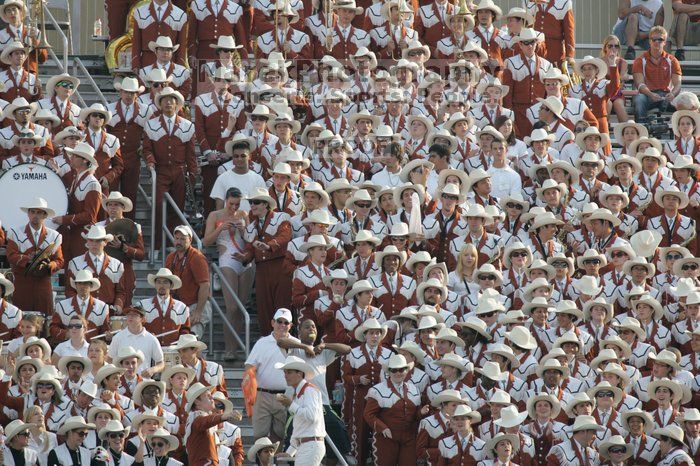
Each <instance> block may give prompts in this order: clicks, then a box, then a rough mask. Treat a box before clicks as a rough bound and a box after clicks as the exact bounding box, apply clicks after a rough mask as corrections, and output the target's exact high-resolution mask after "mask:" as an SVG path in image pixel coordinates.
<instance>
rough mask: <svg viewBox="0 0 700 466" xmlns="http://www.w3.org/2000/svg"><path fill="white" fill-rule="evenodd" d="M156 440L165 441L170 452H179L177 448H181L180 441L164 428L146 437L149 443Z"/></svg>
mask: <svg viewBox="0 0 700 466" xmlns="http://www.w3.org/2000/svg"><path fill="white" fill-rule="evenodd" d="M188 411H189V410H188ZM154 438H159V439H163V440H165V441H166V442H167V444H168V449H167V451H168V452H171V451H173V450H177V448H178V447H179V446H180V440H178V438H177V437H175V436H174V435H172V434H171V433H170V432H168V431H167V430H165V429H164V428H162V427H159V428H158V429H156V430H155V432H153V433H152V434H148V435H146V440H148V441H149V442H152V441H153V439H154Z"/></svg>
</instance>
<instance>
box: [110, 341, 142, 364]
mask: <svg viewBox="0 0 700 466" xmlns="http://www.w3.org/2000/svg"><path fill="white" fill-rule="evenodd" d="M129 358H136V359H138V360H139V361H141V362H143V361H145V360H146V356H144V355H143V352H142V351H141V350H137V349H136V348H134V347H133V346H120V347H119V351H117V357H115V358H114V365H115V366H121V364H122V361H124V360H125V359H129Z"/></svg>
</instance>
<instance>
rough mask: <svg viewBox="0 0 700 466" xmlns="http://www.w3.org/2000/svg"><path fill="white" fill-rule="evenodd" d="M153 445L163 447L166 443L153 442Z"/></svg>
mask: <svg viewBox="0 0 700 466" xmlns="http://www.w3.org/2000/svg"><path fill="white" fill-rule="evenodd" d="M151 446H152V447H153V448H163V447H164V446H165V443H163V442H151Z"/></svg>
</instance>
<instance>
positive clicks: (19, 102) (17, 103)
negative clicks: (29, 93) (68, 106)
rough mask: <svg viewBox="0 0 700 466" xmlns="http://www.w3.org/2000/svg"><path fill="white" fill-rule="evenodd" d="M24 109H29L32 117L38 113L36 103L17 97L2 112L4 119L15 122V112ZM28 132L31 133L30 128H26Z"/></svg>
mask: <svg viewBox="0 0 700 466" xmlns="http://www.w3.org/2000/svg"><path fill="white" fill-rule="evenodd" d="M22 109H29V111H30V115H32V114H34V113H35V112H36V110H37V105H36V104H35V103H29V102H28V101H27V99H25V98H24V97H17V98H16V99H14V100H13V101H12V102H11V103H9V104H7V106H6V107H5V109H4V110H3V111H2V117H3V118H6V119H8V120H15V112H16V111H17V110H22ZM59 121H60V120H59ZM26 130H27V131H29V128H26Z"/></svg>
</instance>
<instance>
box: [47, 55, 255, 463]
mask: <svg viewBox="0 0 700 466" xmlns="http://www.w3.org/2000/svg"><path fill="white" fill-rule="evenodd" d="M80 58H81V60H82V62H83V64H84V65H85V67H86V68H87V69H88V71H89V72H90V75H91V76H92V78H93V79H94V81H95V82H96V84H97V85H98V87H99V88H100V91H101V92H102V94H103V95H104V96H105V98H106V99H107V101H108V102H114V101H115V100H117V99H118V93H117V92H116V91H115V90H114V87H113V85H112V83H113V81H114V80H113V77H112V76H111V75H109V74H108V71H107V69H106V66H105V65H104V57H101V56H82V57H80ZM70 63H71V60H70V59H69V68H70V70H69V73H70V74H72V75H76V76H78V77H80V78H83V76H82V75H81V73H79V72H77V71H76V70H74V69H73V67H71V66H70ZM60 72H61V71H60V68H59V67H58V66H56V64H55V63H52V62H51V60H49V62H47V63H46V64H44V65H42V67H41V69H40V79H41V82H42V83H46V82H47V81H48V79H49V78H50V77H51V76H54V75H56V74H59V73H60ZM78 92H79V93H80V96H81V97H82V98H83V100H84V101H85V103H86V104H87V105H91V104H93V103H96V102H100V99H99V95H98V94H97V92H96V91H95V90H94V88H93V87H92V85H91V84H89V83H88V82H87V79H81V84H80V86H79V88H78ZM140 182H141V186H142V187H143V189H144V191H145V192H146V194H147V195H148V196H150V194H151V179H150V175H149V172H148V171H147V170H146V169H145V166H144V167H142V170H141V180H140ZM195 190H196V192H200V191H199V186H197V187H196V188H195ZM135 201H136V202H135V206H134V208H135V211H136V222H138V223H139V224H140V225H141V228H142V233H143V239H144V244H145V245H146V252H147V256H148V252H149V249H150V240H151V221H152V219H151V209H150V207H149V206H148V204H147V202H146V199H144V198H143V196H141V195H139V196H138V198H137V199H136V200H135ZM190 207H191V206H190ZM186 215H188V217H190V218H194V215H195V212H194V211H189V212H186ZM197 233H198V234H199V235H200V237H201V235H202V234H203V232H201V231H198V232H197ZM207 252H208V254H207V256H208V257H209V258H210V260H211V259H212V258H213V257H215V256H213V255H212V254H211V252H213V253H214V254H215V250H212V251H207ZM161 266H162V262H160V261H156V262H155V264H154V265H153V266H151V265H150V264H149V263H148V260H145V261H143V262H138V263H135V264H134V272H135V274H136V288H135V290H134V301H138V300H141V299H145V298H149V297H152V296H153V288H151V287H150V286H149V284H148V282H147V275H148V274H149V273H155V272H156V271H157V270H158V268H159V267H161ZM62 295H63V293H62V290H59V296H58V298H59V299H61V298H62V297H63V296H62ZM213 295H214V298H215V299H216V301H217V303H218V304H219V306H220V307H221V309H225V305H224V300H223V296H222V293H221V291H214V292H213ZM249 312H254V306H253V307H252V308H249ZM213 314H214V315H213V323H212V325H213V338H212V340H211V342H209V333H208V332H209V329H207V331H206V334H205V337H204V341H206V342H207V344H208V345H209V348H208V350H207V351H206V354H205V358H206V359H207V360H212V361H215V362H218V363H219V364H223V365H224V368H225V376H226V386H227V389H228V392H229V395H230V400H231V401H232V402H233V404H234V407H235V408H236V409H238V410H239V411H241V412H242V413H244V419H243V420H242V421H241V422H240V423H239V426H240V427H241V430H242V437H243V444H244V447H245V450H246V451H247V450H248V447H250V446H251V445H252V444H253V428H252V424H251V420H250V419H248V418H247V417H246V416H245V409H244V402H243V393H242V391H241V380H242V378H243V360H242V359H241V360H238V361H236V362H234V363H229V362H224V361H223V360H222V357H223V353H224V332H223V328H224V323H223V321H222V319H221V317H220V316H219V315H218V314H217V313H216V312H214V313H213ZM251 320H252V322H251V324H252V326H251V327H252V328H251V332H253V333H252V334H251V346H252V345H253V344H254V342H255V341H256V339H257V337H258V336H259V329H258V325H257V322H256V319H255V316H251ZM243 356H244V355H243V354H242V353H240V356H239V357H241V358H243Z"/></svg>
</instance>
